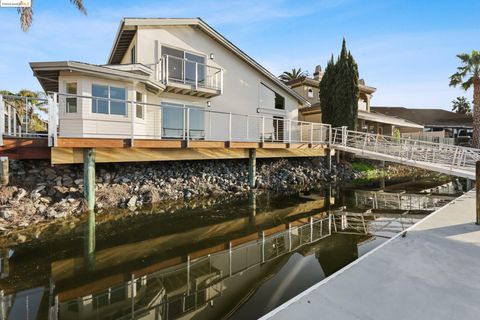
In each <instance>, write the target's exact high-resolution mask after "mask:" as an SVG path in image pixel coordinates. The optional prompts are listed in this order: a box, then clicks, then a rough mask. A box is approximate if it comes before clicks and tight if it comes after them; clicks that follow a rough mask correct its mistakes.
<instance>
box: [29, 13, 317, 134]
mask: <svg viewBox="0 0 480 320" xmlns="http://www.w3.org/2000/svg"><path fill="white" fill-rule="evenodd" d="M30 65H31V68H32V69H33V72H34V75H35V76H36V77H37V78H38V80H39V82H40V83H41V85H42V87H43V89H44V90H45V91H47V92H48V91H51V92H59V96H58V101H59V111H58V112H59V117H58V118H59V122H60V126H59V128H60V136H62V137H81V138H85V137H99V136H104V137H130V136H131V135H132V132H133V133H134V135H135V137H137V138H154V139H162V138H182V137H183V138H185V136H187V138H188V137H190V138H198V139H202V138H205V137H207V136H208V138H210V139H214V138H215V135H216V134H220V132H225V127H226V126H229V125H230V126H231V122H235V123H238V122H240V121H242V123H245V126H249V130H247V131H246V132H249V134H251V135H258V132H260V130H262V132H264V135H267V134H268V135H269V138H271V139H272V140H280V139H281V138H283V134H284V133H283V131H284V130H285V128H284V125H283V123H284V122H282V121H280V120H281V119H292V120H297V119H298V109H299V108H303V107H306V106H308V105H309V102H308V100H307V99H306V98H304V97H303V96H302V95H301V94H299V93H297V92H295V91H294V90H292V89H291V88H290V87H288V86H286V85H285V84H284V83H282V82H281V81H279V80H278V79H277V78H276V77H275V76H274V75H273V74H271V73H270V72H269V71H268V70H266V69H265V68H264V67H262V66H261V65H260V64H259V63H257V62H256V61H254V60H253V59H252V58H250V57H249V56H248V55H247V54H245V53H244V52H243V51H242V50H240V49H239V48H237V47H236V46H235V45H233V44H232V43H231V42H230V41H228V40H227V39H226V38H224V37H223V36H222V35H221V34H219V33H218V32H217V31H215V30H214V29H213V28H212V27H210V26H209V25H208V24H206V23H205V22H204V21H203V20H201V19H199V18H195V19H143V18H140V19H137V18H125V19H123V20H122V21H121V24H120V27H119V29H118V32H117V35H116V37H115V41H114V44H113V48H112V50H111V53H110V56H109V57H108V61H107V64H105V65H92V64H88V63H84V62H76V61H56V62H32V63H30ZM69 94H71V96H69ZM74 95H77V96H74ZM187 107H188V108H187ZM217 112H222V114H220V113H217ZM225 113H231V115H230V116H229V117H226V116H225ZM245 115H250V116H251V118H250V119H247V120H245ZM261 116H264V117H267V120H266V121H265V120H264V122H265V123H263V124H262V125H263V128H262V129H261V128H260V118H261ZM186 122H188V126H186V125H185V123H186ZM279 123H282V124H279ZM186 127H187V128H188V130H185V128H186ZM236 127H237V128H238V127H239V126H236ZM237 130H240V129H237ZM255 130H256V131H257V132H256V133H255ZM230 134H233V135H235V132H233V133H230ZM245 140H248V137H245Z"/></svg>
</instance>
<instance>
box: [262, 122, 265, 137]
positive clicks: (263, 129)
mask: <svg viewBox="0 0 480 320" xmlns="http://www.w3.org/2000/svg"><path fill="white" fill-rule="evenodd" d="M262 142H265V117H262Z"/></svg>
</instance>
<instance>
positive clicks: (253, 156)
mask: <svg viewBox="0 0 480 320" xmlns="http://www.w3.org/2000/svg"><path fill="white" fill-rule="evenodd" d="M256 168H257V149H249V159H248V185H249V186H250V188H255V184H256Z"/></svg>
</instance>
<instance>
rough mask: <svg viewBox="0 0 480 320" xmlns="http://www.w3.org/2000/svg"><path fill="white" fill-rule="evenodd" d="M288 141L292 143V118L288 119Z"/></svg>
mask: <svg viewBox="0 0 480 320" xmlns="http://www.w3.org/2000/svg"><path fill="white" fill-rule="evenodd" d="M288 143H292V119H288Z"/></svg>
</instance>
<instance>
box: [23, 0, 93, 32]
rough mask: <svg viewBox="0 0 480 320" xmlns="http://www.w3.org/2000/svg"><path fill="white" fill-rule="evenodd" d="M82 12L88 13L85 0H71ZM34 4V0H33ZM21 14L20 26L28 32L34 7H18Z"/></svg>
mask: <svg viewBox="0 0 480 320" xmlns="http://www.w3.org/2000/svg"><path fill="white" fill-rule="evenodd" d="M69 1H70V2H71V3H72V4H73V5H74V6H75V7H77V9H78V10H80V12H81V13H83V14H84V15H87V9H85V7H84V5H83V0H69ZM32 5H33V0H32ZM18 13H19V14H20V26H21V27H22V30H23V31H24V32H27V31H28V29H29V28H30V26H31V25H32V21H33V9H32V7H31V6H30V7H24V8H18Z"/></svg>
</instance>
